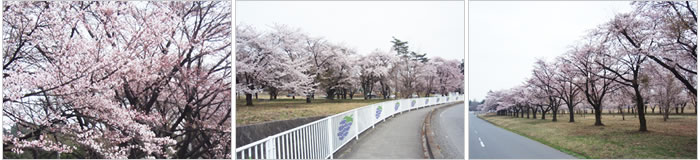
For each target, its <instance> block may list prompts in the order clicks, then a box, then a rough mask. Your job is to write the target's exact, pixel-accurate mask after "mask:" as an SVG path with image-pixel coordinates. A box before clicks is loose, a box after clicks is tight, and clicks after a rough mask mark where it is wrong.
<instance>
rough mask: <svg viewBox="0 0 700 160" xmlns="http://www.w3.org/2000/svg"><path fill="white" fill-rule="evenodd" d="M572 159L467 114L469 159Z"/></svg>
mask: <svg viewBox="0 0 700 160" xmlns="http://www.w3.org/2000/svg"><path fill="white" fill-rule="evenodd" d="M512 158H518V159H574V158H576V157H573V156H571V155H568V154H566V153H563V152H561V151H559V150H556V149H554V148H552V147H549V146H547V145H544V144H542V143H539V142H537V141H534V140H531V139H529V138H526V137H523V136H520V135H518V134H515V133H513V132H510V131H508V130H505V129H503V128H500V127H498V126H495V125H493V124H491V123H489V122H487V121H485V120H483V119H481V118H478V117H476V115H475V114H473V113H471V112H469V159H512Z"/></svg>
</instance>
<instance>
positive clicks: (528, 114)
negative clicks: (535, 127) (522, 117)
mask: <svg viewBox="0 0 700 160" xmlns="http://www.w3.org/2000/svg"><path fill="white" fill-rule="evenodd" d="M527 119H530V108H527Z"/></svg>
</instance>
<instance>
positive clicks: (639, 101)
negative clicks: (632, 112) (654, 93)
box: [632, 84, 647, 132]
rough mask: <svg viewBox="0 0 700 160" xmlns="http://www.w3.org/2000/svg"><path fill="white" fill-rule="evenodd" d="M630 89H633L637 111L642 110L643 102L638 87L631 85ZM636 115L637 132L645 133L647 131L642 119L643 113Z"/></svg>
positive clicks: (645, 123)
mask: <svg viewBox="0 0 700 160" xmlns="http://www.w3.org/2000/svg"><path fill="white" fill-rule="evenodd" d="M632 87H633V88H634V95H635V97H636V98H635V99H636V101H637V109H644V101H643V99H642V94H641V93H640V91H639V85H637V84H632ZM637 114H638V115H639V131H641V132H646V131H647V120H646V118H645V117H644V112H639V111H637Z"/></svg>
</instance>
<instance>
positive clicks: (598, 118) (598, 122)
mask: <svg viewBox="0 0 700 160" xmlns="http://www.w3.org/2000/svg"><path fill="white" fill-rule="evenodd" d="M601 111H602V110H601V108H600V106H593V112H595V124H593V125H595V126H603V122H602V121H601V116H600V113H601Z"/></svg>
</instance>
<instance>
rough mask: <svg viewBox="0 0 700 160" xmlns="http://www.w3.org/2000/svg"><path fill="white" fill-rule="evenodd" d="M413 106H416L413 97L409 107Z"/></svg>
mask: <svg viewBox="0 0 700 160" xmlns="http://www.w3.org/2000/svg"><path fill="white" fill-rule="evenodd" d="M414 106H416V100H415V99H414V100H413V101H411V107H414Z"/></svg>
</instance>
